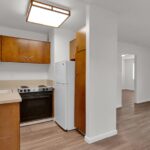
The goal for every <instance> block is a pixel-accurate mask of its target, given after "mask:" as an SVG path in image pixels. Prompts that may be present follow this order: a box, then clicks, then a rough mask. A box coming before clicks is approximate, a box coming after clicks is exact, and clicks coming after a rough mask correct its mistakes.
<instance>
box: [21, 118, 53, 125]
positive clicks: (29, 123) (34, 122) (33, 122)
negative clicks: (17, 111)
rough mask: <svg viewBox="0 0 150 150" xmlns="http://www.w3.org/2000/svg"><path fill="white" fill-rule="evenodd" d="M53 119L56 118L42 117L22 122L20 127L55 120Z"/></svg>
mask: <svg viewBox="0 0 150 150" xmlns="http://www.w3.org/2000/svg"><path fill="white" fill-rule="evenodd" d="M53 120H54V118H48V119H41V120H36V121H30V122H26V123H21V124H20V127H24V126H29V125H33V124H38V123H44V122H49V121H53Z"/></svg>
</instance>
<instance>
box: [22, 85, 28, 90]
mask: <svg viewBox="0 0 150 150" xmlns="http://www.w3.org/2000/svg"><path fill="white" fill-rule="evenodd" d="M20 88H22V89H27V88H29V87H28V86H26V85H22V86H21V87H20Z"/></svg>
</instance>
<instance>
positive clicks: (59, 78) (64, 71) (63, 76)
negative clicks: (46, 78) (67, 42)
mask: <svg viewBox="0 0 150 150" xmlns="http://www.w3.org/2000/svg"><path fill="white" fill-rule="evenodd" d="M74 79H75V62H73V61H62V62H58V63H55V81H56V83H63V84H69V85H74Z"/></svg>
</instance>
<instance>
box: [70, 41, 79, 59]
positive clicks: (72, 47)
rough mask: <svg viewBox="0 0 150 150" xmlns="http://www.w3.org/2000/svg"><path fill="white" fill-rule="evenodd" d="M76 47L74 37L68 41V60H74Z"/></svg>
mask: <svg viewBox="0 0 150 150" xmlns="http://www.w3.org/2000/svg"><path fill="white" fill-rule="evenodd" d="M76 48H77V47H76V39H74V40H72V41H70V60H75V55H76Z"/></svg>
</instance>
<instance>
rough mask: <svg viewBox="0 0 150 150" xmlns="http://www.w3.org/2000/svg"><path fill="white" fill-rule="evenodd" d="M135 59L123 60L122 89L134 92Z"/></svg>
mask: <svg viewBox="0 0 150 150" xmlns="http://www.w3.org/2000/svg"><path fill="white" fill-rule="evenodd" d="M133 66H134V59H122V89H127V90H134V77H133V76H134V68H133Z"/></svg>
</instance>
